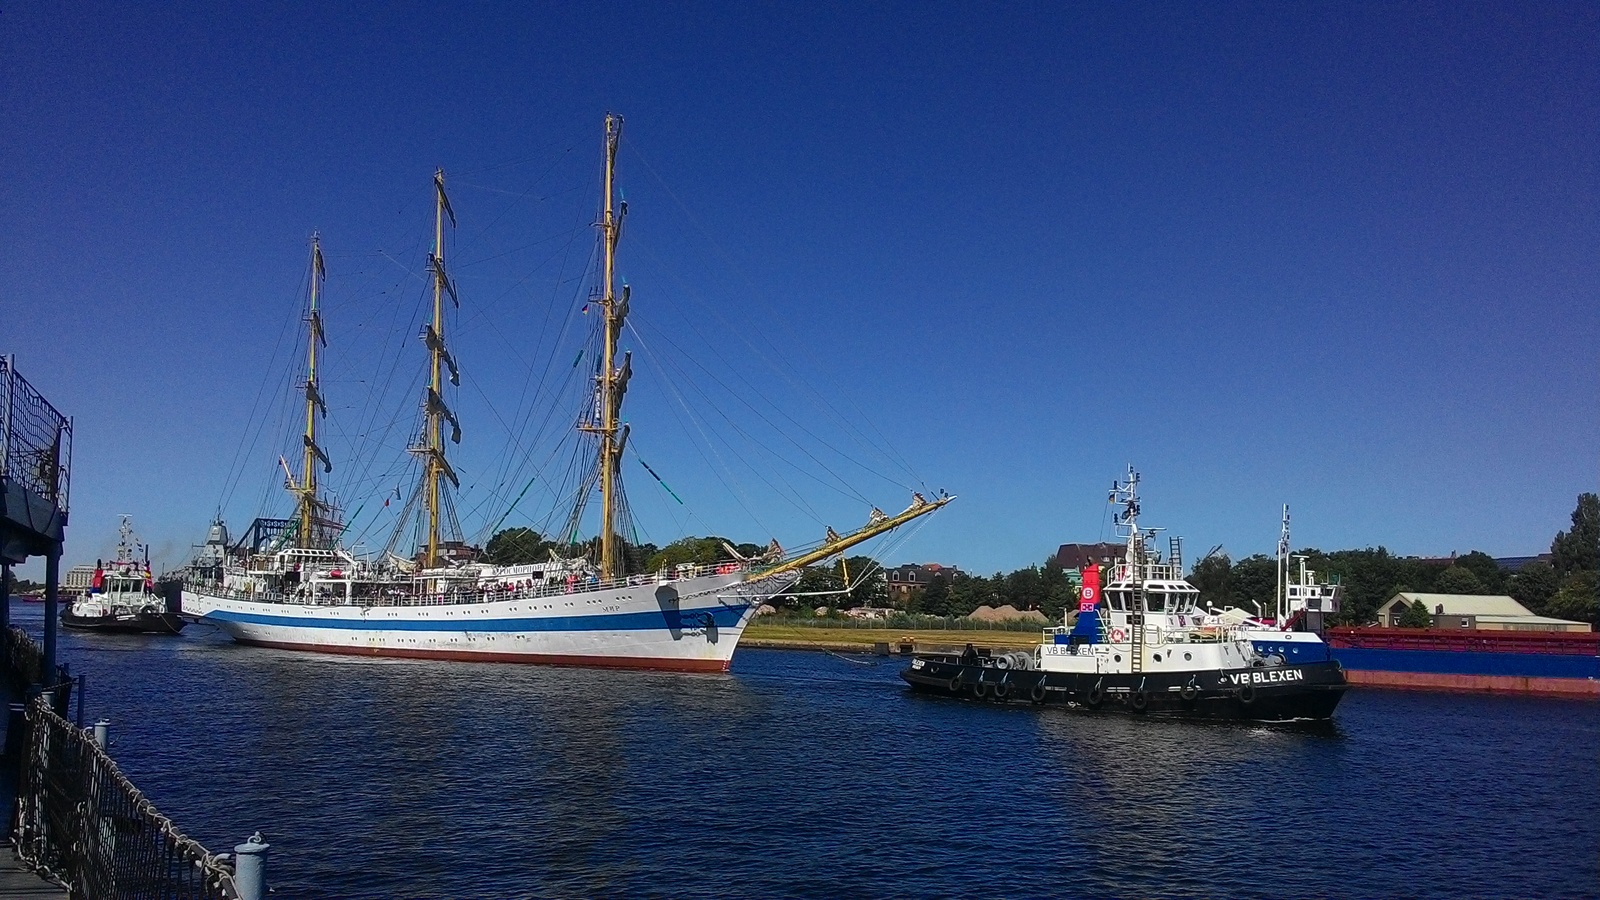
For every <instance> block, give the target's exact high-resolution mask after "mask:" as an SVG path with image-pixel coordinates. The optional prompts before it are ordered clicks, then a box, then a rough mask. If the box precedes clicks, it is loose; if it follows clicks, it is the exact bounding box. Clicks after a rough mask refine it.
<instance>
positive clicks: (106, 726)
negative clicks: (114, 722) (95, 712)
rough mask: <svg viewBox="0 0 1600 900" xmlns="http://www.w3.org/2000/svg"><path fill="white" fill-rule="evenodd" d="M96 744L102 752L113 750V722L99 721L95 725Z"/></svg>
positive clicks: (108, 720)
mask: <svg viewBox="0 0 1600 900" xmlns="http://www.w3.org/2000/svg"><path fill="white" fill-rule="evenodd" d="M94 742H95V743H96V744H99V745H100V749H101V750H109V749H111V720H110V719H99V720H97V721H96V722H95V723H94Z"/></svg>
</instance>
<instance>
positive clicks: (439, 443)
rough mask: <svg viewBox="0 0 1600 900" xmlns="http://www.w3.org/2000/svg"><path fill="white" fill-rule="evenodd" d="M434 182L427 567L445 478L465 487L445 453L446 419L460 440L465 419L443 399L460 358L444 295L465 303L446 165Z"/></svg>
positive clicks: (426, 425)
mask: <svg viewBox="0 0 1600 900" xmlns="http://www.w3.org/2000/svg"><path fill="white" fill-rule="evenodd" d="M433 186H434V193H435V194H436V195H437V196H436V202H435V204H434V214H433V252H432V253H430V254H428V268H430V269H432V270H433V321H432V322H430V323H428V324H427V325H424V326H423V329H422V340H423V343H425V344H427V345H428V373H429V374H428V387H427V394H426V395H425V396H424V397H423V411H424V422H423V426H422V444H421V446H417V447H412V448H411V452H413V453H416V454H418V455H420V456H421V457H422V458H423V459H422V463H423V476H422V479H423V480H422V503H423V509H424V514H425V515H426V516H427V517H428V535H427V540H426V542H425V543H424V545H423V551H422V565H423V567H424V568H433V567H434V566H436V565H438V563H439V520H440V518H441V514H442V511H443V504H444V496H443V491H444V485H443V484H441V483H440V482H441V479H448V480H449V482H450V484H451V485H452V486H454V487H457V488H459V487H461V482H460V480H459V479H457V478H456V473H455V470H454V469H452V468H451V467H450V463H449V462H448V461H447V460H446V459H445V456H444V433H443V432H444V423H445V422H449V423H450V429H451V431H450V440H451V442H452V443H456V444H459V443H461V424H460V423H459V422H457V421H456V417H455V413H452V412H451V411H450V407H448V406H446V405H445V402H444V393H443V388H444V381H443V378H444V370H445V369H446V368H448V369H449V370H450V383H451V384H455V385H459V384H460V383H461V374H460V373H459V372H457V371H456V361H455V359H454V358H453V357H451V355H450V352H449V351H448V350H447V349H445V343H444V298H445V296H446V295H449V297H450V302H452V303H453V304H455V305H456V307H458V308H459V307H460V306H461V300H460V298H459V297H457V296H456V288H455V285H454V284H452V283H451V281H450V277H449V276H448V275H446V274H445V269H444V221H445V218H446V217H449V219H450V227H452V228H454V227H455V224H456V214H455V210H453V209H451V208H450V198H449V197H447V196H445V192H444V170H443V169H439V170H437V171H436V172H434V173H433Z"/></svg>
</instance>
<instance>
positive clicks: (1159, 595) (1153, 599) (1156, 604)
mask: <svg viewBox="0 0 1600 900" xmlns="http://www.w3.org/2000/svg"><path fill="white" fill-rule="evenodd" d="M1144 608H1145V609H1146V610H1148V611H1149V612H1166V611H1167V593H1166V591H1150V592H1149V593H1147V594H1145V597H1144Z"/></svg>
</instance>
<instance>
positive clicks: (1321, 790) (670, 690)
mask: <svg viewBox="0 0 1600 900" xmlns="http://www.w3.org/2000/svg"><path fill="white" fill-rule="evenodd" d="M15 611H16V618H17V619H19V620H20V621H21V622H22V624H24V625H25V626H27V627H29V628H30V629H31V630H34V631H35V632H36V633H37V630H38V627H39V612H38V607H22V606H18V607H15ZM30 616H31V619H30ZM62 657H63V659H65V660H66V661H67V662H69V663H70V664H71V665H72V667H73V671H74V672H75V673H83V674H86V675H87V676H88V690H87V693H86V698H87V706H86V712H87V715H88V717H89V718H90V719H91V720H92V719H93V718H95V717H98V716H102V715H104V716H106V717H108V718H110V719H112V720H113V722H114V725H113V729H112V733H113V737H114V741H115V743H114V745H113V747H112V755H113V756H115V757H116V758H117V760H118V762H119V763H120V764H121V765H122V767H123V768H124V770H125V771H127V772H128V774H129V775H130V777H132V778H133V780H134V782H135V783H137V784H138V785H139V786H140V787H141V788H143V789H144V791H145V792H146V793H147V794H148V795H149V796H150V797H151V798H152V799H153V800H154V801H155V803H156V804H157V806H158V807H159V808H160V809H161V810H162V811H163V812H166V813H167V814H168V815H170V816H171V817H173V818H174V819H175V820H176V821H177V822H178V823H179V825H180V826H181V827H183V828H184V829H185V830H186V831H188V832H189V833H190V834H191V835H193V836H194V837H196V838H198V839H199V840H201V841H202V842H203V843H205V844H206V845H207V846H208V847H210V848H212V849H213V850H218V851H222V850H231V849H232V845H233V844H235V843H238V842H240V841H241V840H242V839H243V838H245V837H246V836H247V835H248V834H249V833H250V832H251V831H253V830H255V829H257V828H259V829H261V830H262V831H264V832H265V833H266V834H267V837H268V839H269V840H270V841H271V843H272V847H273V849H272V853H271V856H270V859H269V866H268V877H269V881H270V882H271V883H272V885H273V887H274V888H275V889H276V891H277V894H276V896H278V897H468V896H471V897H544V896H596V895H606V896H623V895H670V896H700V897H729V896H801V895H805V896H810V897H818V898H820V897H833V896H850V897H877V896H896V897H899V896H1015V897H1040V896H1085V895H1087V896H1131V895H1161V896H1247V895H1256V896H1291V895H1294V896H1307V895H1321V896H1338V897H1375V896H1413V897H1462V896H1503V897H1529V896H1594V895H1596V894H1597V893H1600V777H1597V776H1600V704H1594V703H1584V702H1575V701H1555V700H1535V699H1515V698H1499V697H1479V696H1454V695H1443V694H1421V693H1398V692H1386V691H1376V690H1353V691H1352V692H1351V693H1350V694H1349V695H1348V696H1347V697H1346V699H1345V702H1344V703H1343V705H1342V706H1341V707H1340V709H1339V712H1338V714H1337V715H1336V717H1335V722H1334V724H1333V726H1332V727H1329V728H1322V729H1311V730H1295V729H1286V728H1281V727H1276V728H1269V727H1257V726H1232V725H1217V724H1194V723H1184V722H1165V721H1160V720H1151V719H1142V718H1134V717H1129V716H1124V715H1115V714H1104V715H1090V714H1083V713H1077V712H1074V711H1070V710H1066V709H1059V708H1046V709H1042V710H1040V709H1034V708H1031V707H1027V706H1017V707H1001V706H995V705H984V704H978V703H973V702H961V701H949V700H936V699H925V698H921V697H916V696H912V695H911V694H909V693H907V691H906V690H904V689H903V687H902V686H901V682H900V681H899V679H898V677H897V675H896V673H897V671H898V668H899V665H900V663H899V661H898V660H889V659H883V660H879V659H873V658H870V657H863V658H860V659H855V660H847V659H844V658H842V657H838V656H833V655H829V654H825V653H799V652H784V651H763V650H742V651H740V652H739V653H738V654H737V655H736V657H735V660H734V671H733V673H732V674H730V675H726V676H706V675H671V674H658V673H633V672H607V671H589V670H581V669H547V668H541V667H534V666H508V665H467V664H459V663H434V662H412V661H381V660H359V659H348V658H343V657H329V656H319V655H313V654H301V653H289V652H283V651H274V650H261V649H254V648H247V647H240V646H237V645H234V644H232V643H231V642H229V641H227V640H226V639H225V638H223V637H222V636H220V635H218V634H216V633H214V632H211V631H210V630H209V629H207V628H206V627H205V626H191V627H190V629H189V631H188V632H187V633H185V634H184V635H183V636H182V637H180V638H175V639H173V638H168V639H160V638H137V637H135V638H127V637H121V638H118V637H110V636H81V635H74V634H66V633H64V634H63V639H62Z"/></svg>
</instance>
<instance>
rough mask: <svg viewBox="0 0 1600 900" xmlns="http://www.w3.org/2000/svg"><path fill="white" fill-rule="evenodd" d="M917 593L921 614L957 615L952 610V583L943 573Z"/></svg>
mask: <svg viewBox="0 0 1600 900" xmlns="http://www.w3.org/2000/svg"><path fill="white" fill-rule="evenodd" d="M917 593H918V594H919V596H918V597H917V601H916V602H917V608H918V610H919V611H920V612H923V613H926V614H928V615H930V616H949V615H957V613H953V612H951V610H950V582H949V581H948V580H946V579H945V577H944V573H943V572H941V573H939V574H938V575H935V576H933V581H932V582H931V583H929V585H928V586H927V587H925V588H923V589H921V590H920V591H918V592H917ZM970 611H971V610H968V612H970Z"/></svg>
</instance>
